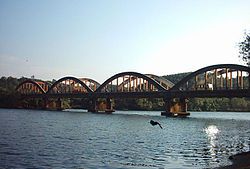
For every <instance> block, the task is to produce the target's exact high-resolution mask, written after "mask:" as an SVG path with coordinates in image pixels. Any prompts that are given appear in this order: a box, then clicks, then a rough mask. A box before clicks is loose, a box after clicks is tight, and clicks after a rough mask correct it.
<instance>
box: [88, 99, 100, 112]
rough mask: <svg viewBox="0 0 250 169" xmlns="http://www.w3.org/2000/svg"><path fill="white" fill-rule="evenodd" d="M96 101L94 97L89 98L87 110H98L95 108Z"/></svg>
mask: <svg viewBox="0 0 250 169" xmlns="http://www.w3.org/2000/svg"><path fill="white" fill-rule="evenodd" d="M96 101H97V99H96V98H92V99H90V101H89V106H88V112H92V113H96V112H98V110H97V105H96Z"/></svg>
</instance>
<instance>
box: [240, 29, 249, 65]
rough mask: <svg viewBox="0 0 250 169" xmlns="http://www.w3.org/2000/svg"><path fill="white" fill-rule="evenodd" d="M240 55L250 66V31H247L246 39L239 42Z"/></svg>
mask: <svg viewBox="0 0 250 169" xmlns="http://www.w3.org/2000/svg"><path fill="white" fill-rule="evenodd" d="M239 53H240V55H239V57H240V58H242V60H243V61H245V62H246V64H247V65H248V66H250V32H249V33H247V32H245V34H244V40H243V41H242V42H240V43H239Z"/></svg>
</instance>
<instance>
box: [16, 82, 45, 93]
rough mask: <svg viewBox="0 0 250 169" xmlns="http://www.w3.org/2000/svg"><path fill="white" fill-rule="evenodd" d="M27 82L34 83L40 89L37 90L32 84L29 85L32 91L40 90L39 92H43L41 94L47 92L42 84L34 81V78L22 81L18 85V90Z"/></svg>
mask: <svg viewBox="0 0 250 169" xmlns="http://www.w3.org/2000/svg"><path fill="white" fill-rule="evenodd" d="M25 84H32V85H34V87H35V88H37V89H38V91H36V89H35V88H34V89H32V86H31V87H28V89H30V93H36V92H38V93H40V92H41V93H40V94H45V93H46V91H45V90H44V89H43V88H42V86H41V85H40V84H39V83H38V82H36V81H33V80H30V79H28V80H25V81H23V82H21V83H20V84H19V85H18V86H17V87H16V91H19V90H21V89H22V86H23V85H25ZM23 89H26V88H23Z"/></svg>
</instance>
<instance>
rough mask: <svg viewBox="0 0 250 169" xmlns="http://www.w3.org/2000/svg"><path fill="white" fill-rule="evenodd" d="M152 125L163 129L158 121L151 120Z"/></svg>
mask: <svg viewBox="0 0 250 169" xmlns="http://www.w3.org/2000/svg"><path fill="white" fill-rule="evenodd" d="M150 124H151V125H152V126H155V125H159V126H160V128H161V129H162V126H161V124H160V123H159V122H157V121H153V120H150Z"/></svg>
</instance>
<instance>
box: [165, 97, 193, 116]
mask: <svg viewBox="0 0 250 169" xmlns="http://www.w3.org/2000/svg"><path fill="white" fill-rule="evenodd" d="M164 100H165V110H166V111H164V112H161V115H162V116H170V117H179V116H180V117H186V116H189V115H190V113H188V112H187V99H185V98H179V99H178V98H174V99H164Z"/></svg>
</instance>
